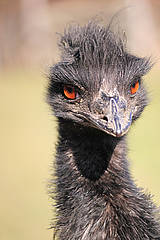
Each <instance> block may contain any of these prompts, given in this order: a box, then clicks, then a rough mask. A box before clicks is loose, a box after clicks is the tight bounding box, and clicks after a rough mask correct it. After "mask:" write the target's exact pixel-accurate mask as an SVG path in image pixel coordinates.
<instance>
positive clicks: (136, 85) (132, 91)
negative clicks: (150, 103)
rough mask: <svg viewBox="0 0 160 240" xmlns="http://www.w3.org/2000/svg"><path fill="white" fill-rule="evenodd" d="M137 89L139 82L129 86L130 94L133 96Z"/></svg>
mask: <svg viewBox="0 0 160 240" xmlns="http://www.w3.org/2000/svg"><path fill="white" fill-rule="evenodd" d="M138 89H139V80H138V81H137V82H135V83H133V84H132V85H131V88H130V92H131V95H134V94H135V93H136V92H137V91H138Z"/></svg>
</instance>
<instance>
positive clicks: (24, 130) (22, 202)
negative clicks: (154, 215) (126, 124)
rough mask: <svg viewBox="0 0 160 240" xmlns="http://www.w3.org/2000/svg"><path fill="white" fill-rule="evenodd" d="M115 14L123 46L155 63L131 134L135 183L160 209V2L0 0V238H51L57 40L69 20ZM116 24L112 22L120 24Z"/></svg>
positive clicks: (145, 0)
mask: <svg viewBox="0 0 160 240" xmlns="http://www.w3.org/2000/svg"><path fill="white" fill-rule="evenodd" d="M120 9H123V11H122V12H121V13H120V14H119V17H118V19H119V21H118V22H119V24H120V25H122V28H124V29H125V32H126V35H127V39H128V48H129V49H130V51H131V52H132V53H134V54H136V55H139V56H151V55H152V59H153V60H154V61H155V62H156V65H155V66H154V67H153V69H152V71H151V72H150V73H149V74H148V75H147V76H146V77H145V82H146V85H147V88H148V91H149V95H150V99H151V103H150V105H149V107H148V108H147V109H146V110H145V113H144V114H143V116H142V117H141V119H140V120H138V121H137V123H136V124H135V125H134V126H133V127H132V130H131V131H130V133H129V156H130V165H131V171H132V174H133V176H134V179H135V180H136V183H137V184H138V185H139V186H141V187H143V188H145V191H147V192H152V194H153V195H154V196H153V198H154V201H155V202H156V204H159V205H160V191H159V185H160V174H159V173H160V157H159V155H160V154H159V150H160V143H159V135H160V127H159V124H160V80H159V79H160V71H159V70H160V62H159V55H160V54H159V53H160V1H159V0H141V1H139V0H130V1H129V0H99V1H96V0H14V1H10V0H0V99H1V100H0V239H1V240H10V239H12V240H14V239H15V240H19V239H23V240H28V239H30V240H32V239H33V240H35V239H38V240H42V239H43V240H44V239H52V230H49V227H50V222H51V219H52V217H53V215H54V213H53V207H52V202H51V200H50V199H49V196H48V194H47V192H48V189H47V184H48V180H49V179H50V174H51V172H52V161H53V159H54V152H55V147H54V145H55V142H56V138H57V132H56V122H55V119H54V117H53V116H52V113H51V111H50V109H49V107H48V106H47V104H46V103H45V91H46V85H47V79H46V76H45V75H46V73H47V72H48V67H49V66H50V65H52V64H54V63H55V62H56V61H58V59H59V52H58V48H57V45H56V43H57V39H58V35H57V34H56V32H63V29H64V27H65V26H66V25H68V24H69V23H72V22H78V23H80V24H84V23H86V22H87V21H88V20H89V19H90V18H93V17H97V18H99V19H103V20H102V21H103V22H104V24H107V22H108V21H109V19H111V17H112V16H113V15H114V14H115V13H116V12H117V11H119V10H120ZM118 22H117V24H118Z"/></svg>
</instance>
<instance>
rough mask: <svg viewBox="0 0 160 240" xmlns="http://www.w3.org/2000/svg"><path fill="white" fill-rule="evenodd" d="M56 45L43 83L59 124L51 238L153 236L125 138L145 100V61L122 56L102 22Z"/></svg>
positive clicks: (153, 220)
mask: <svg viewBox="0 0 160 240" xmlns="http://www.w3.org/2000/svg"><path fill="white" fill-rule="evenodd" d="M60 47H61V50H62V57H61V62H59V63H58V64H56V65H55V66H53V67H52V68H51V73H50V83H49V88H48V101H49V103H50V105H51V107H52V108H53V111H54V114H55V116H57V118H58V130H59V140H58V144H57V154H56V193H55V195H54V199H55V201H56V207H57V220H56V226H55V227H56V234H57V236H58V238H59V239H60V240H66V239H67V240H145V239H146V240H147V239H160V224H159V222H158V218H157V216H158V215H157V213H156V212H157V209H156V207H155V205H154V204H153V202H152V200H151V199H150V197H149V196H148V195H146V194H144V193H143V191H141V190H140V189H139V188H137V187H136V185H135V184H134V182H133V180H132V178H131V176H130V173H129V168H128V160H127V144H126V133H127V132H128V130H129V128H130V126H131V124H132V122H133V121H134V120H136V119H137V118H138V117H139V116H140V114H141V112H142V111H143V109H144V107H145V106H146V104H147V97H146V91H145V88H144V86H143V81H142V76H143V75H144V74H145V73H147V72H148V70H149V69H150V67H151V66H150V63H149V60H148V59H145V58H138V57H136V56H133V55H131V54H129V53H128V52H127V51H126V49H125V46H124V44H123V41H122V40H121V39H119V38H117V36H115V34H113V33H112V32H111V30H110V28H109V27H107V28H105V27H100V26H98V25H96V24H95V23H89V24H88V25H86V26H84V27H79V26H76V27H73V28H71V29H69V30H68V32H67V31H66V32H65V33H64V35H63V36H62V37H61V42H60ZM136 84H138V85H137V86H138V87H136V88H135V85H136ZM67 87H68V95H67V96H66V95H65V91H64V89H66V88H67ZM135 89H136V91H131V90H135ZM73 91H74V95H73ZM70 92H72V95H71V96H72V98H69V97H68V96H69V93H70ZM133 92H134V94H132V93H133ZM73 96H74V98H73Z"/></svg>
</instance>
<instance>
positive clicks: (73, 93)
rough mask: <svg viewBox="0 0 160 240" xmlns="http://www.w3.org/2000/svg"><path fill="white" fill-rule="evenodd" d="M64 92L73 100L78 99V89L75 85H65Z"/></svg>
mask: <svg viewBox="0 0 160 240" xmlns="http://www.w3.org/2000/svg"><path fill="white" fill-rule="evenodd" d="M63 92H64V95H65V96H66V97H67V98H68V99H72V100H74V99H76V90H75V88H74V87H72V86H69V85H65V86H64V88H63Z"/></svg>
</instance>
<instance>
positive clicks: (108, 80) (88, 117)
mask: <svg viewBox="0 0 160 240" xmlns="http://www.w3.org/2000/svg"><path fill="white" fill-rule="evenodd" d="M59 46H60V49H61V52H62V56H61V61H60V62H59V63H57V64H56V65H54V66H53V67H51V71H50V82H49V90H48V99H49V103H50V105H51V106H52V107H53V111H54V114H55V115H56V116H57V117H58V118H63V119H68V120H71V121H73V122H76V123H78V124H81V125H85V126H89V127H93V128H97V129H99V130H102V131H104V132H106V133H107V134H110V135H113V136H115V137H120V136H123V135H124V134H125V133H126V132H127V131H128V129H129V127H130V125H131V124H132V122H133V121H134V120H135V119H137V118H138V117H139V116H140V114H141V112H142V111H143V109H144V107H145V106H146V104H147V97H146V91H145V88H144V86H143V80H142V77H143V76H144V75H145V74H146V73H147V72H148V71H149V70H150V68H151V64H150V61H149V59H146V58H139V57H136V56H133V55H131V54H130V53H128V52H127V51H126V49H125V46H124V44H123V40H122V39H120V38H119V37H118V36H117V35H116V34H114V33H113V32H112V31H111V30H110V28H109V27H107V28H105V27H101V26H99V25H97V24H95V23H89V24H87V25H86V26H84V27H80V26H73V27H71V28H69V29H68V30H66V31H65V33H64V35H63V36H61V40H60V44H59Z"/></svg>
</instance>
